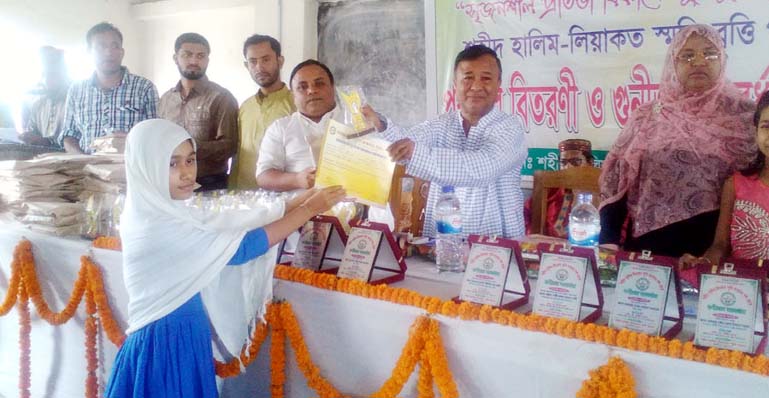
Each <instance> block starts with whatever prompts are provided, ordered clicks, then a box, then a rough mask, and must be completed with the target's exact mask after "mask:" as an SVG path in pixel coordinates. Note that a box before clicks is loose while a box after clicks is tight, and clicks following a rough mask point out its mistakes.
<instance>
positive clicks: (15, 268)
mask: <svg viewBox="0 0 769 398" xmlns="http://www.w3.org/2000/svg"><path fill="white" fill-rule="evenodd" d="M20 251H21V248H20V245H17V246H16V248H15V249H14V250H13V261H12V262H11V280H10V281H9V283H8V292H7V293H6V294H5V299H4V300H3V303H2V304H0V316H2V315H5V314H7V313H8V311H10V310H11V308H13V305H14V304H16V301H17V299H18V295H19V286H20V285H21V284H20V283H19V282H20V281H19V278H21V272H19V267H20V265H19V264H20V263H21V262H20V261H19V252H20Z"/></svg>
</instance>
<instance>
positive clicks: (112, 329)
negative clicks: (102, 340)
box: [80, 256, 126, 347]
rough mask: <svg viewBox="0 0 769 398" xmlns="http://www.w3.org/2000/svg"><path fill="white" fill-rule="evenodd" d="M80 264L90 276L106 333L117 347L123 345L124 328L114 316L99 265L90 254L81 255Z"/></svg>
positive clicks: (89, 286)
mask: <svg viewBox="0 0 769 398" xmlns="http://www.w3.org/2000/svg"><path fill="white" fill-rule="evenodd" d="M80 266H81V270H83V269H85V270H86V275H87V276H88V290H89V291H90V292H91V294H92V295H93V300H94V302H95V303H96V308H97V310H98V312H99V319H100V320H101V326H102V328H104V333H105V334H106V335H107V338H108V339H109V340H110V341H111V342H112V344H114V345H115V346H117V347H120V346H122V345H123V342H124V341H125V338H126V336H125V333H124V332H123V329H122V328H121V327H120V325H118V323H117V321H116V320H115V318H114V317H113V316H112V308H111V307H110V305H109V300H108V299H107V293H106V291H105V290H104V277H103V276H102V273H101V270H100V269H99V266H97V265H96V264H95V263H94V262H93V261H91V258H90V257H88V256H82V257H80Z"/></svg>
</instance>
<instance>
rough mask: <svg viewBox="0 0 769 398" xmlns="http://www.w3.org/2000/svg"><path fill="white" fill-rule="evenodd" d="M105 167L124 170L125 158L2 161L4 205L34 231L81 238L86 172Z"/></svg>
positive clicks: (1, 196)
mask: <svg viewBox="0 0 769 398" xmlns="http://www.w3.org/2000/svg"><path fill="white" fill-rule="evenodd" d="M105 164H119V165H120V167H122V165H123V159H122V156H120V155H110V156H91V155H70V154H49V155H43V156H41V157H38V158H36V159H32V160H9V161H2V162H0V203H2V204H3V205H2V207H4V209H5V210H6V211H11V212H12V213H13V214H14V216H15V217H16V218H17V219H18V220H19V221H21V222H22V223H25V224H27V225H29V226H30V228H32V229H36V230H40V231H43V232H48V233H53V234H57V235H73V234H79V233H80V231H81V230H82V227H83V223H84V222H85V209H84V206H83V204H81V203H75V202H78V201H79V200H81V198H82V196H83V191H84V188H85V180H86V175H87V174H88V173H87V172H86V170H85V169H86V167H87V166H90V167H97V166H99V165H105ZM89 175H90V174H89ZM122 179H123V180H125V177H123V178H122Z"/></svg>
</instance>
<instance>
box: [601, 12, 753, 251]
mask: <svg viewBox="0 0 769 398" xmlns="http://www.w3.org/2000/svg"><path fill="white" fill-rule="evenodd" d="M725 69H726V53H725V52H724V45H723V41H722V39H721V36H720V35H719V33H718V31H716V30H715V29H714V28H712V27H711V26H707V25H691V26H687V27H686V28H684V29H682V30H681V31H680V32H679V33H678V34H677V35H676V36H675V38H674V39H673V42H672V43H671V44H670V48H669V50H668V54H667V57H666V60H665V66H664V67H663V71H662V80H661V82H660V87H659V98H658V99H657V100H655V101H652V102H650V103H646V104H644V105H641V106H640V107H639V108H638V109H637V110H635V111H634V112H633V115H632V117H631V119H630V121H628V123H627V125H626V126H625V128H624V129H623V131H622V132H621V133H620V135H619V137H618V138H617V141H616V142H615V143H614V146H613V147H612V148H611V151H610V152H609V154H608V156H607V157H606V161H605V162H604V164H603V172H602V174H601V180H600V183H601V206H600V211H601V238H600V242H601V243H602V244H610V245H619V244H620V243H622V247H623V249H625V250H632V251H640V250H651V251H652V252H654V253H656V254H659V255H667V256H675V257H678V256H680V255H682V254H683V253H687V252H688V253H692V254H695V255H701V254H702V253H703V252H704V251H705V250H706V249H707V248H708V246H709V245H710V243H711V242H712V241H713V235H714V232H715V227H716V223H717V221H718V208H719V198H720V196H721V186H722V185H723V183H724V180H725V179H726V178H727V177H729V176H730V175H731V174H732V173H733V172H734V171H735V170H738V169H741V168H744V167H745V166H747V165H748V164H749V163H750V162H751V161H752V160H753V158H754V157H755V153H756V147H755V142H754V140H753V135H754V127H753V126H752V116H753V113H752V110H753V109H755V106H754V104H753V102H752V101H750V100H747V99H744V98H743V97H742V96H741V94H740V92H739V91H738V90H737V88H736V87H735V86H734V85H733V84H731V83H730V82H729V81H728V80H727V79H726V71H725ZM626 218H629V220H630V222H629V223H627V228H628V230H627V231H626V238H625V241H624V243H623V242H620V237H621V235H622V232H623V231H622V230H623V225H624V222H625V220H626Z"/></svg>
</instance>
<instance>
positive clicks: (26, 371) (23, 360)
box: [18, 286, 32, 398]
mask: <svg viewBox="0 0 769 398" xmlns="http://www.w3.org/2000/svg"><path fill="white" fill-rule="evenodd" d="M18 294H19V299H18V304H19V305H18V308H19V397H21V398H29V396H30V395H29V388H30V387H32V376H31V375H30V368H31V359H30V341H29V333H30V332H31V331H32V322H31V321H30V314H29V297H27V291H26V289H24V286H20V287H19V289H18Z"/></svg>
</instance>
